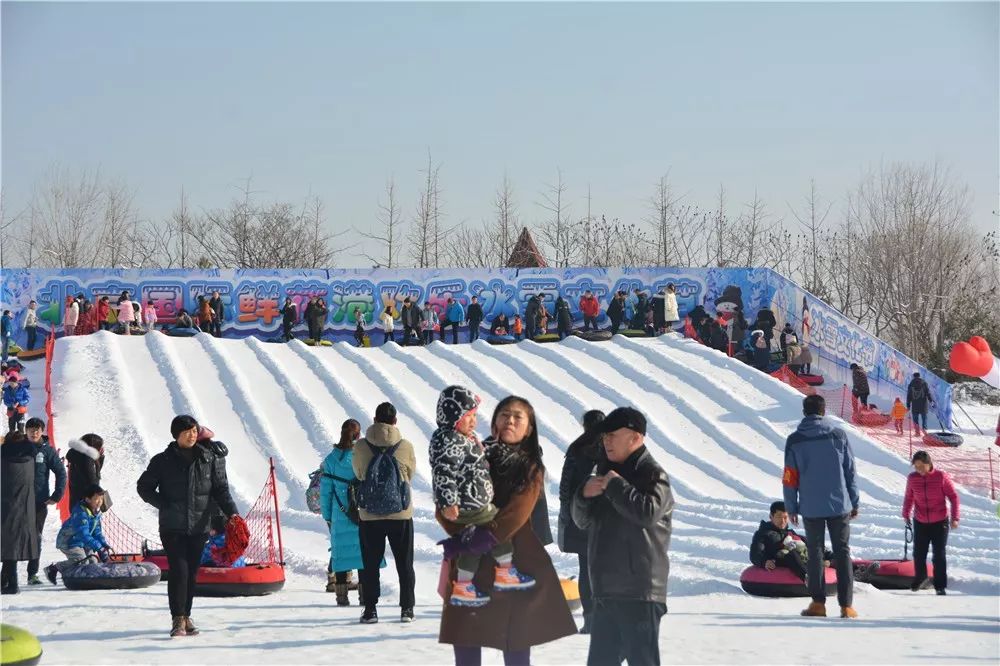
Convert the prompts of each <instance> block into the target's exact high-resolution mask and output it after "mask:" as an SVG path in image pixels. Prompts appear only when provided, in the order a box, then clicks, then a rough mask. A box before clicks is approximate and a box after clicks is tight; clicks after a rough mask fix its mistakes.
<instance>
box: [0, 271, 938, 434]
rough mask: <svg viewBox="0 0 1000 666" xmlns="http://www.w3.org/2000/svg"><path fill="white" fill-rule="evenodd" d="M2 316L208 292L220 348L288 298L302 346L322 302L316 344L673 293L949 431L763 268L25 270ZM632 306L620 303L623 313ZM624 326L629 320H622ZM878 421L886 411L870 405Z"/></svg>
mask: <svg viewBox="0 0 1000 666" xmlns="http://www.w3.org/2000/svg"><path fill="white" fill-rule="evenodd" d="M0 273H2V287H3V294H2V301H3V308H4V309H10V310H11V311H12V313H13V316H14V324H13V330H14V339H15V340H16V341H17V342H19V343H23V341H24V339H25V334H24V330H23V328H24V327H23V323H24V316H25V310H26V309H27V306H28V302H29V301H31V300H32V299H34V300H35V301H37V303H38V310H39V318H40V319H41V321H42V326H43V327H44V328H46V329H47V328H49V326H50V325H55V326H56V328H57V330H61V324H62V317H63V313H64V312H63V304H64V302H65V300H66V297H67V296H69V295H75V294H78V293H83V294H84V295H85V296H86V297H87V298H88V299H90V300H91V301H93V300H94V299H95V298H99V297H100V296H109V297H111V301H112V303H114V302H115V301H116V300H117V298H118V295H119V294H120V293H121V292H122V291H124V290H128V291H129V293H130V294H132V295H133V298H135V296H136V295H137V296H138V298H139V299H140V300H141V302H142V304H143V306H145V304H146V303H147V302H149V301H152V302H153V304H154V307H155V308H156V311H157V317H158V323H159V324H160V325H170V324H172V323H173V322H174V321H175V320H176V318H177V314H178V312H179V311H180V310H181V309H182V308H183V309H186V310H187V311H188V312H190V313H192V314H193V313H194V311H195V309H196V305H197V300H198V296H209V295H211V293H212V292H213V291H218V292H219V294H220V296H221V297H222V300H223V302H224V303H225V313H224V321H223V324H222V332H223V335H224V336H225V337H246V336H249V335H255V336H260V337H265V338H267V337H273V336H275V335H277V334H278V333H279V332H280V328H281V314H280V313H279V310H280V308H281V306H282V304H283V303H284V300H285V298H286V297H288V298H291V299H292V301H294V302H295V303H296V305H298V311H299V322H298V324H297V325H296V328H295V332H296V333H299V334H303V335H304V332H305V329H306V326H305V322H303V321H302V313H303V311H304V309H305V304H306V303H307V302H308V301H309V299H310V298H312V297H313V296H318V297H320V298H322V299H324V300H325V301H326V304H327V308H328V309H329V314H328V316H327V321H326V324H325V327H324V337H326V338H328V339H331V340H334V341H338V340H351V339H352V336H353V332H354V329H355V326H356V319H355V310H357V311H358V312H359V313H360V315H361V317H362V319H363V320H364V322H365V325H366V327H373V326H375V325H377V324H376V321H377V319H378V312H379V311H380V310H382V309H383V308H384V307H385V306H386V305H387V304H390V303H392V304H394V305H395V307H396V310H397V311H398V310H399V308H400V307H401V306H402V301H403V299H404V298H406V297H409V298H410V300H411V301H416V302H418V303H420V304H421V305H422V304H423V303H424V302H430V303H431V306H432V307H433V308H434V309H435V311H437V312H438V313H440V312H441V311H443V309H444V307H445V303H446V302H447V300H448V298H456V299H458V300H459V301H460V302H461V303H462V304H463V305H464V306H465V307H466V308H467V307H468V304H469V300H470V298H471V297H472V296H478V297H479V302H480V303H481V304H482V307H483V312H484V313H485V316H486V319H485V321H484V322H483V327H484V328H488V327H489V325H490V322H491V321H492V319H493V318H494V317H496V316H497V315H498V314H500V313H501V312H503V313H505V314H507V315H508V316H513V315H514V314H518V313H523V312H524V308H525V305H526V304H527V301H528V299H529V298H530V297H531V296H532V295H533V294H536V293H543V294H545V296H546V298H545V301H544V303H545V307H546V308H547V309H548V311H549V312H550V314H554V310H555V299H556V297H558V296H562V297H563V298H565V299H566V300H567V301H568V303H569V307H570V311H571V312H572V314H573V318H574V325H580V324H582V322H583V315H582V314H581V312H580V308H579V301H580V297H581V296H582V295H583V293H584V292H585V291H587V290H590V291H592V292H593V293H594V294H595V295H596V296H597V298H598V300H599V301H600V303H601V309H602V311H601V315H600V317H599V318H598V322H599V323H600V324H602V325H604V324H606V323H607V320H606V314H605V312H604V310H605V308H606V307H607V305H608V301H609V300H610V298H611V295H612V294H614V293H615V292H616V291H619V290H625V291H627V292H629V294H630V295H631V294H632V292H633V290H634V289H642V290H644V291H646V292H647V293H650V294H652V293H656V292H657V291H659V290H660V289H662V288H664V287H666V285H667V284H668V283H673V285H674V286H675V288H676V290H677V302H678V306H679V312H680V316H681V317H682V318H683V317H684V316H685V315H686V314H687V313H688V312H690V311H691V310H692V309H693V308H694V307H695V306H697V305H703V306H704V307H705V310H706V311H707V312H708V313H709V314H713V313H722V312H727V313H730V314H732V313H734V312H736V311H741V312H743V314H744V316H745V317H746V319H747V321H748V322H750V321H753V320H754V318H755V317H756V314H757V311H758V310H760V309H765V308H766V309H770V310H772V311H773V312H774V315H775V319H776V320H777V330H780V329H781V328H782V327H783V326H784V324H785V322H791V323H792V325H793V327H794V328H795V329H796V330H797V331H799V332H801V333H802V340H803V342H805V343H808V344H809V345H810V347H811V348H812V350H813V355H814V357H816V356H818V358H819V359H821V360H822V361H823V362H822V363H814V366H818V367H820V368H821V369H822V372H823V373H824V374H825V375H826V377H827V384H828V385H829V384H834V383H841V382H843V383H848V384H849V383H850V373H849V371H848V370H847V368H848V366H849V365H850V364H851V363H858V364H859V365H861V366H863V367H864V368H865V369H866V370H867V371H868V373H869V378H870V380H871V383H872V388H873V393H874V395H876V396H878V397H879V398H885V399H887V400H889V399H891V398H892V397H895V396H897V395H900V394H905V391H906V385H907V383H908V382H909V380H910V378H911V377H912V375H913V373H914V372H920V373H921V374H922V375H923V376H924V377H925V378H926V379H927V380H928V383H929V384H930V386H931V390H932V391H933V394H934V397H935V401H936V403H937V408H936V412H937V416H938V418H939V419H940V420H941V423H942V424H945V426H947V424H950V423H951V386H950V385H949V384H948V383H947V382H945V381H944V380H942V379H941V378H939V377H937V376H936V375H934V374H932V373H931V372H930V371H929V370H927V369H926V368H923V367H921V366H920V365H918V364H917V363H916V362H915V361H913V360H912V359H910V358H908V357H907V356H905V355H903V354H902V353H901V352H899V351H897V350H896V349H894V348H892V347H891V346H889V345H888V344H886V343H884V342H882V341H881V340H879V339H878V338H876V337H874V336H873V335H871V334H870V333H868V332H867V331H865V330H864V329H863V328H861V327H860V326H858V325H856V324H854V323H853V322H851V321H850V320H848V319H847V318H846V317H844V316H843V315H842V314H841V313H840V312H838V311H837V310H836V309H834V308H833V307H831V306H830V305H827V304H826V303H824V302H822V301H820V300H819V299H817V298H815V297H813V296H812V295H811V294H809V293H807V292H805V291H803V290H802V288H801V287H799V286H798V285H797V284H795V283H794V282H791V281H790V280H788V279H786V278H784V277H783V276H781V275H779V274H777V273H775V272H774V271H772V270H770V269H766V268H749V269H748V268H643V269H601V268H566V269H552V268H533V269H513V268H502V269H492V270H487V269H468V270H466V269H426V270H418V269H410V270H388V269H371V270H364V269H356V270H355V269H336V270H273V271H261V270H234V269H226V270H103V269H102V270H87V269H79V270H35V269H4V270H3V271H0ZM633 302H634V298H630V300H629V305H630V307H631V304H632V303H633ZM627 315H629V316H630V315H631V312H627ZM879 406H880V407H882V408H883V409H885V410H888V408H889V404H885V405H879Z"/></svg>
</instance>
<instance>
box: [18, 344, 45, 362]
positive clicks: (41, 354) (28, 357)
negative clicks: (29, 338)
mask: <svg viewBox="0 0 1000 666" xmlns="http://www.w3.org/2000/svg"><path fill="white" fill-rule="evenodd" d="M17 357H18V358H19V359H21V360H22V361H32V360H34V359H36V358H45V347H39V348H38V349H32V350H30V351H29V350H27V349H22V350H21V351H19V352H17Z"/></svg>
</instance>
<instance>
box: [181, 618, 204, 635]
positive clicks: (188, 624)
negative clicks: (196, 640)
mask: <svg viewBox="0 0 1000 666" xmlns="http://www.w3.org/2000/svg"><path fill="white" fill-rule="evenodd" d="M184 631H185V632H187V635H188V636H197V635H198V634H200V633H201V632H200V631H198V627H196V626H194V622H192V621H191V618H190V617H185V618H184Z"/></svg>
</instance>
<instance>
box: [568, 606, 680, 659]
mask: <svg viewBox="0 0 1000 666" xmlns="http://www.w3.org/2000/svg"><path fill="white" fill-rule="evenodd" d="M666 612H667V606H666V604H661V603H656V602H652V601H624V600H622V601H619V600H611V599H597V600H595V601H594V619H593V622H592V625H591V628H590V652H589V653H588V654H587V666H610V665H613V666H618V665H619V664H621V663H622V659H624V660H625V661H627V662H628V664H629V666H659V663H660V618H662V617H663V616H664V614H666Z"/></svg>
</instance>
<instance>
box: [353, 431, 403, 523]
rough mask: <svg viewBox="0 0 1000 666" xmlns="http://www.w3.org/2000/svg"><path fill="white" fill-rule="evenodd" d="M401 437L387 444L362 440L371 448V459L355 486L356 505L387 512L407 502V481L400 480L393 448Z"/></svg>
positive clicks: (397, 511)
mask: <svg viewBox="0 0 1000 666" xmlns="http://www.w3.org/2000/svg"><path fill="white" fill-rule="evenodd" d="M402 441H403V440H400V441H399V442H396V443H395V444H393V445H392V446H390V447H388V448H381V447H378V446H374V445H373V444H372V443H371V442H368V441H366V442H365V443H366V444H368V448H369V449H371V452H372V459H371V462H369V463H368V470H367V471H366V472H365V478H364V480H362V481H361V485H360V486H359V487H358V506H360V507H361V508H362V509H364V510H365V511H367V512H368V513H371V514H374V515H376V516H387V515H389V514H391V513H399V512H400V511H404V510H405V509H407V508H409V506H410V484H408V483H407V482H406V481H404V480H403V475H402V474H401V473H400V471H399V463H398V462H397V461H396V450H397V449H398V448H399V445H400V443H401V442H402Z"/></svg>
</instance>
